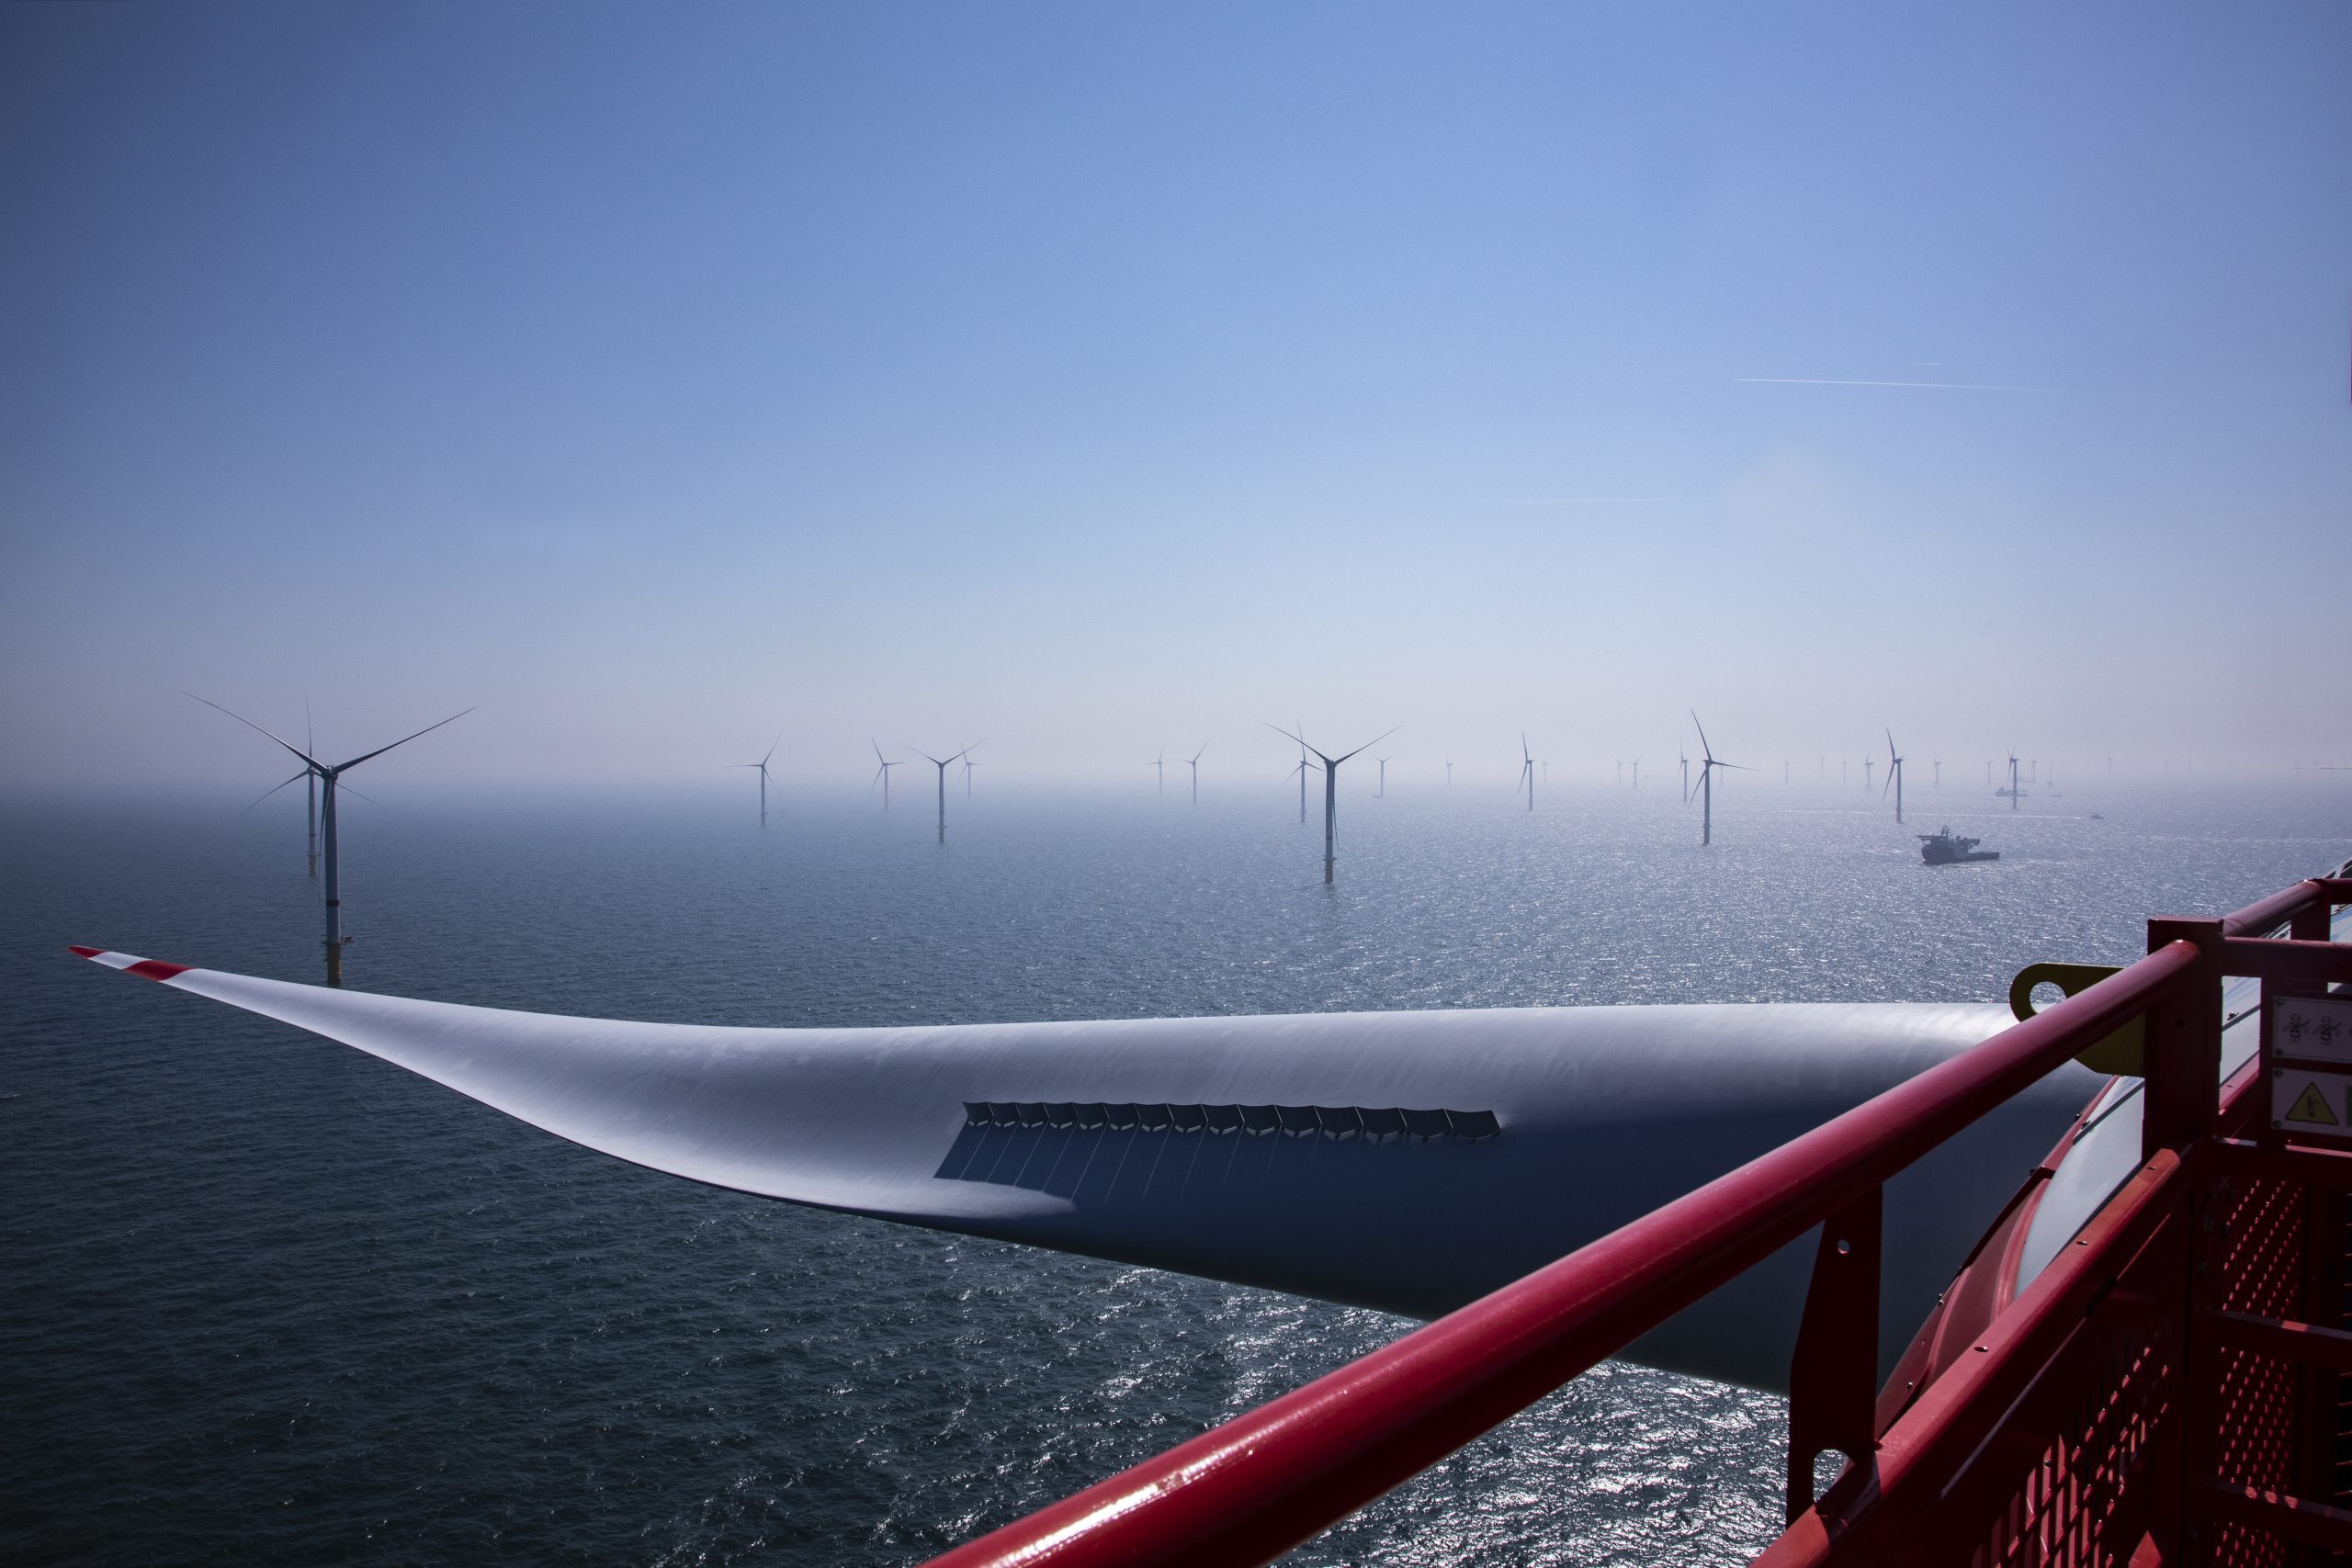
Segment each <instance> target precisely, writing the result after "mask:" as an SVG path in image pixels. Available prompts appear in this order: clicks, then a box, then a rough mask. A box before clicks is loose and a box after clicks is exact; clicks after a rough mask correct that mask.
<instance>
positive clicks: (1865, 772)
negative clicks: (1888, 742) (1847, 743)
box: [1862, 751, 1878, 795]
mask: <svg viewBox="0 0 2352 1568" xmlns="http://www.w3.org/2000/svg"><path fill="white" fill-rule="evenodd" d="M1877 761H1878V759H1877V758H1875V757H1873V756H1871V754H1870V753H1869V752H1867V751H1865V752H1863V753H1862V793H1863V794H1864V795H1868V794H1870V792H1871V767H1872V766H1873V765H1875V764H1876V762H1877Z"/></svg>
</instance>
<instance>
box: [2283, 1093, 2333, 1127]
mask: <svg viewBox="0 0 2352 1568" xmlns="http://www.w3.org/2000/svg"><path fill="white" fill-rule="evenodd" d="M2287 1120H2288V1121H2290V1122H2316V1123H2317V1124H2318V1125H2320V1126H2323V1127H2335V1126H2340V1125H2342V1123H2340V1122H2337V1121H2336V1119H2335V1111H2330V1110H2329V1109H2328V1108H2327V1097H2326V1096H2325V1095H2324V1094H2322V1093H2320V1091H2319V1085H2317V1084H2315V1083H2307V1084H2305V1085H2304V1086H2303V1092H2302V1093H2301V1094H2299V1095H2297V1096H2296V1097H2295V1103H2294V1104H2293V1105H2291V1106H2290V1107H2288V1109H2287Z"/></svg>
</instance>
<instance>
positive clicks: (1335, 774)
mask: <svg viewBox="0 0 2352 1568" xmlns="http://www.w3.org/2000/svg"><path fill="white" fill-rule="evenodd" d="M1266 728H1269V729H1271V730H1272V731H1274V732H1275V733H1276V734H1278V735H1290V738H1291V739H1293V740H1295V741H1297V742H1298V743H1299V745H1300V747H1302V748H1303V749H1304V750H1308V751H1314V752H1315V755H1316V756H1317V757H1320V758H1322V760H1323V886H1326V887H1329V886H1330V885H1331V863H1332V862H1333V860H1334V859H1336V858H1337V856H1336V853H1335V851H1334V845H1335V844H1336V842H1337V840H1338V829H1339V820H1340V763H1342V762H1344V761H1347V760H1348V758H1350V757H1352V756H1354V755H1356V753H1357V752H1359V751H1363V750H1366V749H1368V748H1370V747H1374V746H1377V745H1379V744H1380V743H1381V742H1382V741H1384V740H1385V739H1388V737H1389V736H1391V735H1394V734H1396V733H1397V731H1396V730H1394V729H1390V730H1385V731H1384V732H1382V733H1381V734H1378V735H1375V736H1374V737H1373V738H1372V739H1369V740H1367V741H1365V742H1364V743H1363V745H1362V746H1359V747H1357V748H1356V749H1355V750H1354V751H1350V752H1347V753H1345V754H1344V755H1341V756H1338V757H1331V756H1326V755H1325V754H1324V753H1323V752H1321V751H1316V750H1315V748H1314V747H1312V746H1309V745H1307V744H1306V738H1305V737H1303V736H1297V735H1291V732H1290V731H1289V730H1287V729H1284V728H1283V727H1282V726H1281V725H1279V724H1270V725H1268V726H1266ZM1304 765H1305V764H1304V763H1302V764H1301V766H1304Z"/></svg>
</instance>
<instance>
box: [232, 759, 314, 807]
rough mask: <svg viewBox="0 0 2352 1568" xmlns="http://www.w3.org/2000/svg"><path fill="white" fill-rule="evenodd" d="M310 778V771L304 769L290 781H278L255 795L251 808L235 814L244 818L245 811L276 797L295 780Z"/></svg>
mask: <svg viewBox="0 0 2352 1568" xmlns="http://www.w3.org/2000/svg"><path fill="white" fill-rule="evenodd" d="M310 776H311V770H310V769H308V768H304V769H303V770H302V771H301V772H300V773H296V774H295V775H294V777H293V778H290V779H280V780H278V781H277V783H276V784H272V785H270V786H269V787H268V788H267V789H266V790H264V791H262V792H261V794H259V795H255V796H254V801H253V806H248V807H245V810H244V811H240V812H238V813H237V815H238V816H240V817H243V816H244V815H245V812H247V811H251V810H252V809H253V808H254V806H259V805H260V804H261V803H262V802H263V801H265V800H267V799H268V798H269V797H270V796H271V795H276V794H277V792H278V791H279V790H281V789H284V788H285V787H286V786H287V785H288V784H292V783H294V782H295V780H297V779H307V778H309V777H310Z"/></svg>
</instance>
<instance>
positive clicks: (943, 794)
mask: <svg viewBox="0 0 2352 1568" xmlns="http://www.w3.org/2000/svg"><path fill="white" fill-rule="evenodd" d="M987 744H988V742H987V741H986V740H985V739H982V740H975V741H973V742H972V743H971V744H970V745H969V746H967V747H965V748H964V749H963V750H961V751H958V752H956V754H955V755H954V756H952V757H934V756H933V755H932V754H931V753H930V752H928V751H925V750H922V749H921V748H919V747H914V746H907V743H906V742H905V741H903V740H901V741H899V745H901V746H907V750H910V751H912V752H914V754H915V755H916V756H918V757H921V758H922V760H923V761H926V762H929V763H930V764H931V765H932V766H933V767H934V768H937V769H938V770H939V841H940V842H941V843H943V844H944V843H945V842H946V841H947V770H948V769H949V768H951V767H953V766H954V765H955V764H956V763H957V762H960V761H963V760H964V759H965V758H967V757H968V756H970V755H971V754H972V753H973V752H975V751H977V750H979V749H980V748H981V747H982V746H985V745H987Z"/></svg>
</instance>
